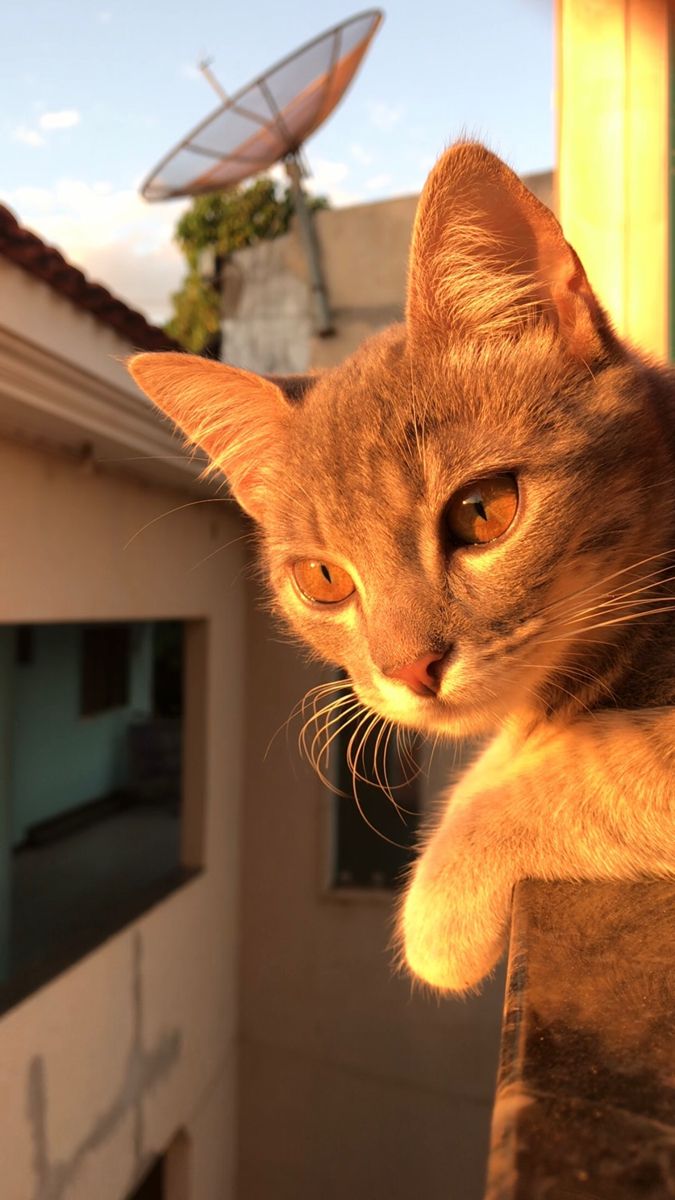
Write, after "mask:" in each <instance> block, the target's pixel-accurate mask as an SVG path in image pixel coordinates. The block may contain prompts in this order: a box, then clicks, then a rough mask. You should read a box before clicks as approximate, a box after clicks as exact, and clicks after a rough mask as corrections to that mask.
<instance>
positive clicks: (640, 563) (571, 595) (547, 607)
mask: <svg viewBox="0 0 675 1200" xmlns="http://www.w3.org/2000/svg"><path fill="white" fill-rule="evenodd" d="M673 556H675V548H671V549H669V550H662V551H660V552H659V553H658V554H650V555H647V557H646V558H641V559H638V560H636V561H635V562H632V563H629V564H628V566H626V567H621V568H620V570H618V571H612V572H611V573H610V574H609V575H605V576H603V577H602V578H601V579H596V580H594V581H593V583H589V584H588V585H587V586H586V587H583V588H577V589H576V590H575V591H573V592H568V593H567V594H566V595H565V596H562V597H560V598H559V599H558V600H552V601H550V602H549V603H548V604H543V605H542V606H541V608H539V609H538V610H537V611H538V613H539V615H541V616H543V615H544V614H545V613H547V612H550V611H551V609H554V608H558V607H559V606H560V605H562V604H569V602H570V600H573V599H576V598H577V597H578V596H583V595H585V594H586V593H587V592H592V591H594V590H595V589H596V588H600V587H602V586H603V584H605V583H610V582H611V580H612V579H618V578H619V577H620V576H622V575H626V574H628V573H629V572H630V571H635V570H637V568H638V567H644V566H646V565H647V564H648V563H651V562H656V560H657V559H659V558H672V557H673ZM672 566H673V564H672V563H667V564H666V565H665V566H663V567H661V568H660V570H661V571H668V570H672ZM655 573H656V572H655ZM650 576H651V573H650V574H648V575H643V576H640V577H638V579H637V580H632V579H631V580H627V581H626V586H631V585H632V584H633V583H634V582H640V579H648V578H650ZM619 586H622V585H619Z"/></svg>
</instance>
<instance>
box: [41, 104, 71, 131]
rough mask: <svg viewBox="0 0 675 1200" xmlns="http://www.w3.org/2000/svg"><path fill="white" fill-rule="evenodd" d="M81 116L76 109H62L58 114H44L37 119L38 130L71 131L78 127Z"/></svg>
mask: <svg viewBox="0 0 675 1200" xmlns="http://www.w3.org/2000/svg"><path fill="white" fill-rule="evenodd" d="M81 119H82V118H81V116H80V114H79V112H78V111H77V109H76V108H62V109H60V110H59V111H58V112H45V113H42V115H41V116H39V117H38V125H39V126H40V129H72V127H73V125H79V123H80V121H81Z"/></svg>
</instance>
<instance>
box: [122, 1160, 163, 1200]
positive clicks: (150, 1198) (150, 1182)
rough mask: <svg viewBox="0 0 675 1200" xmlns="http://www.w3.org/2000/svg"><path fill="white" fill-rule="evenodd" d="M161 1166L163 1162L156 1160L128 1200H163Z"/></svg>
mask: <svg viewBox="0 0 675 1200" xmlns="http://www.w3.org/2000/svg"><path fill="white" fill-rule="evenodd" d="M163 1166H164V1163H163V1160H162V1159H161V1158H160V1159H158V1161H157V1162H156V1163H155V1165H154V1167H151V1168H150V1170H149V1171H148V1174H147V1175H146V1176H145V1177H144V1178H143V1180H142V1181H141V1183H140V1184H139V1186H138V1187H137V1188H136V1190H135V1191H134V1192H132V1193H131V1195H130V1196H129V1197H128V1200H164V1194H165V1193H164V1170H163Z"/></svg>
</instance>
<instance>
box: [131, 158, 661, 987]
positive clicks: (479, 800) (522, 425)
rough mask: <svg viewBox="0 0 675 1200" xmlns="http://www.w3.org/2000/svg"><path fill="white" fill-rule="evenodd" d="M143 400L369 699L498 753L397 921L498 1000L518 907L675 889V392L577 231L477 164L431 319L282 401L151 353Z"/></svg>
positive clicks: (423, 281) (272, 387)
mask: <svg viewBox="0 0 675 1200" xmlns="http://www.w3.org/2000/svg"><path fill="white" fill-rule="evenodd" d="M130 370H131V373H132V375H133V376H134V378H135V379H136V380H137V382H138V383H139V385H140V387H141V388H142V389H143V390H144V391H145V392H147V394H148V395H149V396H150V397H151V398H152V399H153V400H154V401H155V402H156V403H157V404H158V405H159V406H160V408H162V409H163V410H164V411H165V412H166V413H168V415H169V416H170V417H171V418H172V419H173V420H174V421H175V422H176V423H177V424H178V425H179V426H180V427H181V429H183V430H184V432H185V433H186V435H187V437H188V439H189V441H190V442H191V443H198V444H199V445H200V446H202V447H203V448H204V450H205V451H206V452H207V454H208V455H209V457H210V459H211V460H212V462H211V469H212V470H213V471H222V472H223V473H224V474H225V475H226V476H227V478H228V480H229V482H230V485H231V488H232V491H233V493H234V495H235V496H236V497H237V499H238V500H239V501H240V503H241V504H242V506H243V507H244V508H245V509H246V510H247V511H248V512H249V513H250V514H251V515H252V516H253V517H254V518H255V520H256V521H257V522H258V523H259V526H260V531H261V549H262V554H263V557H264V561H265V564H266V568H267V572H268V578H269V582H270V586H271V589H272V592H273V594H274V596H275V599H276V604H277V607H278V609H279V611H280V612H281V613H282V614H283V616H284V617H285V619H286V621H287V622H288V623H289V624H290V625H291V626H292V628H293V629H294V630H295V631H296V632H297V633H298V634H299V635H300V637H301V638H302V639H303V640H304V641H305V642H308V643H309V644H310V645H311V646H312V647H313V648H314V649H315V650H316V651H317V652H318V653H319V654H320V655H321V656H322V657H323V658H325V659H326V660H327V661H329V662H333V663H338V664H340V665H341V666H342V667H344V668H345V669H346V670H347V671H348V673H349V675H350V677H351V679H352V683H353V686H354V689H355V691H356V693H357V695H358V697H359V698H360V700H361V701H362V702H363V703H364V704H365V705H367V706H368V707H369V708H370V709H372V710H373V712H376V713H379V714H381V715H383V716H385V717H388V718H390V719H393V720H395V721H397V722H399V723H400V724H402V725H405V726H408V727H412V728H416V729H420V730H424V731H439V730H440V731H442V732H443V733H445V734H447V735H448V736H449V737H458V736H465V735H467V734H476V733H490V734H492V740H491V742H490V744H489V746H488V748H487V750H486V751H485V752H484V753H483V755H482V757H480V758H479V760H478V761H477V762H476V763H475V765H474V766H473V767H472V769H471V770H470V771H469V772H468V773H467V774H466V775H465V776H464V778H463V779H462V780H461V781H460V783H459V785H458V786H457V787H455V788H454V790H453V791H452V792H451V793H450V794H449V796H448V798H447V804H446V806H445V811H444V814H443V816H442V818H441V820H440V823H439V824H438V827H437V828H436V829H435V830H434V831H433V832H432V833H431V835H430V836H429V838H428V840H427V843H426V845H425V847H424V848H423V851H422V853H421V855H420V858H419V860H418V863H417V866H416V869H415V871H414V873H413V876H412V879H411V882H410V885H409V887H408V890H407V893H406V896H405V899H404V902H403V905H402V909H401V915H400V929H401V938H402V943H403V947H404V952H405V957H406V959H407V962H408V963H409V965H410V968H411V969H412V971H414V972H415V973H416V974H417V975H419V976H420V977H421V978H422V979H424V980H426V981H428V982H429V983H430V984H433V985H435V986H437V987H440V988H449V989H453V990H457V991H461V990H464V989H466V988H469V987H472V986H473V985H475V984H476V983H477V982H478V981H479V980H480V979H481V978H482V977H483V976H484V975H485V974H486V973H487V972H488V971H489V970H490V969H491V967H492V966H493V965H494V963H495V961H496V960H497V958H498V957H499V954H500V952H501V949H502V945H503V941H504V936H505V931H506V927H507V922H508V913H509V904H510V897H511V892H512V889H513V885H514V883H515V882H516V881H517V880H518V879H521V878H523V877H525V876H536V877H539V878H544V879H632V878H636V877H638V876H640V875H643V874H644V875H673V874H675V829H674V826H673V807H674V804H675V800H674V793H675V788H674V780H673V762H672V759H673V750H674V747H675V710H674V709H673V707H672V705H673V700H674V697H675V637H674V636H673V633H672V631H671V624H670V612H671V609H672V607H673V603H672V586H671V585H672V581H673V580H674V579H675V571H674V570H673V568H674V567H675V563H674V561H673V555H674V552H675V530H674V529H673V525H674V520H673V508H672V490H673V474H674V464H675V419H674V414H673V398H674V396H675V390H674V380H673V375H672V373H671V372H670V371H669V370H668V369H666V368H657V367H654V366H652V365H649V364H647V363H645V362H644V361H642V360H641V359H640V358H638V357H637V355H635V354H634V353H633V352H632V351H630V350H629V349H628V348H627V347H626V346H624V345H623V344H622V343H621V342H620V341H619V340H618V339H617V337H616V336H615V334H614V333H613V331H612V329H611V326H610V324H609V321H608V320H607V317H606V315H605V314H604V312H603V311H602V309H601V307H600V305H599V304H598V302H597V300H596V299H595V297H594V295H593V292H592V291H591V289H590V287H589V284H588V281H587V279H586V276H585V274H584V271H583V268H582V266H581V264H580V262H579V260H578V258H577V256H576V254H575V253H574V251H573V250H572V249H571V247H570V246H568V244H567V243H566V242H565V240H564V238H563V236H562V233H561V230H560V226H559V225H558V222H557V221H556V220H555V218H554V217H553V215H552V214H551V213H550V212H549V211H548V210H547V209H546V208H544V207H543V206H542V205H541V204H540V203H539V202H538V201H537V200H536V199H535V198H534V197H533V196H532V195H531V194H530V193H529V192H528V191H527V190H526V188H525V187H524V186H523V184H522V183H521V182H520V181H519V180H518V178H517V177H516V176H515V175H514V174H513V173H512V172H511V171H510V170H509V169H508V168H507V167H506V166H504V164H503V163H501V162H500V161H499V159H497V158H495V157H494V155H492V154H490V153H489V152H488V151H487V150H485V149H483V148H482V147H481V146H477V145H471V144H459V145H456V146H454V147H452V148H451V149H450V150H448V151H447V153H446V154H444V155H443V157H442V158H441V159H440V161H439V162H438V164H437V165H436V167H435V168H434V170H433V172H432V173H431V176H430V177H429V179H428V181H427V183H426V186H425V188H424V191H423V194H422V197H421V199H420V203H419V208H418V213H417V217H416V222H415V230H414V236H413V244H412V253H411V262H410V278H409V288H408V303H407V320H406V324H405V325H404V326H403V325H401V326H397V327H394V328H392V329H389V330H386V331H385V332H384V333H381V334H378V335H377V336H376V337H373V338H371V339H370V340H369V341H368V342H366V343H365V345H364V346H362V347H361V349H360V350H359V351H357V353H356V354H354V355H353V356H352V357H351V358H350V359H349V360H348V361H347V362H345V363H344V364H343V365H342V366H340V367H338V368H335V369H333V370H329V371H325V372H323V373H322V374H320V375H316V376H308V377H306V378H302V379H296V380H292V381H289V382H288V385H287V386H285V385H284V381H280V380H277V381H271V380H269V379H263V378H260V377H258V376H255V375H253V374H250V373H248V372H246V371H240V370H237V369H235V368H234V367H229V366H225V365H222V364H217V363H214V362H209V361H206V360H204V359H200V358H195V357H193V356H190V355H181V354H142V355H139V356H138V357H136V358H134V359H132V360H131V363H130Z"/></svg>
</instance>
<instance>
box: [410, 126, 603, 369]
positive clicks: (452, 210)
mask: <svg viewBox="0 0 675 1200" xmlns="http://www.w3.org/2000/svg"><path fill="white" fill-rule="evenodd" d="M407 320H408V325H409V328H410V330H411V333H412V336H413V337H415V336H416V335H418V336H424V337H427V338H428V337H429V335H431V336H432V337H433V336H437V337H439V338H441V339H444V340H445V341H446V342H447V338H448V335H449V334H450V335H454V336H459V337H462V336H468V337H471V338H480V339H481V340H483V341H490V340H498V339H500V338H504V337H512V336H517V335H518V334H519V333H520V332H522V330H523V329H524V328H525V327H527V326H528V325H530V326H531V325H532V324H536V323H538V322H545V323H546V324H548V325H549V326H552V327H553V328H555V329H556V330H557V331H558V332H559V333H560V335H561V337H562V338H563V339H564V341H565V342H566V343H567V346H568V348H569V349H570V350H571V351H572V353H573V354H575V355H577V356H578V357H580V358H582V359H584V360H585V361H588V362H590V361H592V360H593V359H595V358H597V357H598V354H599V353H601V352H602V350H603V349H606V348H607V347H608V346H609V345H610V344H616V341H615V337H614V334H613V333H612V330H611V326H610V323H609V321H608V318H607V316H606V314H605V313H604V311H603V310H602V308H601V306H600V304H599V303H598V301H597V299H596V297H595V295H594V293H593V291H592V289H591V287H590V284H589V282H588V279H587V277H586V273H585V271H584V269H583V266H582V265H581V262H580V261H579V258H578V256H577V254H576V253H575V251H574V250H573V249H572V247H571V246H570V245H569V244H568V242H566V241H565V238H564V236H563V232H562V229H561V228H560V225H559V223H558V221H557V220H556V218H555V217H554V215H553V213H552V212H550V210H549V209H548V208H546V207H545V205H544V204H542V203H541V201H539V200H538V199H537V198H536V197H535V196H534V195H533V194H532V193H531V192H530V191H528V189H527V188H526V187H525V185H524V184H523V183H522V181H521V180H520V179H519V178H518V176H517V175H515V174H514V172H513V171H511V170H510V168H509V167H507V166H506V164H505V163H503V162H502V161H501V159H499V158H497V156H496V155H495V154H492V153H491V152H490V151H489V150H486V148H485V147H484V146H481V145H478V144H477V143H471V142H462V143H458V144H456V145H454V146H451V147H450V149H449V150H447V151H446V152H445V154H444V155H443V156H442V157H441V158H440V159H439V161H438V162H437V163H436V166H435V167H434V169H433V171H432V172H431V174H430V176H429V178H428V179H427V181H426V183H425V185H424V189H423V191H422V195H421V197H420V201H419V204H418V207H417V214H416V217H415V226H414V231H413V241H412V249H411V258H410V271H409V283H408V305H407Z"/></svg>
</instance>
